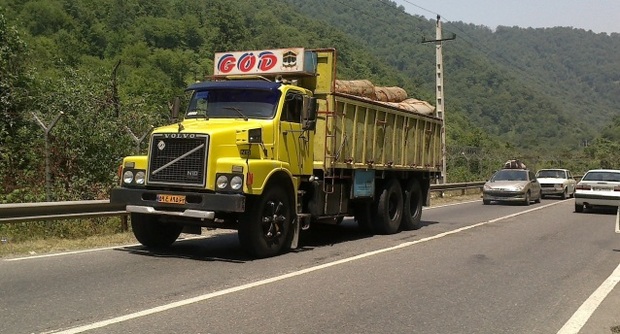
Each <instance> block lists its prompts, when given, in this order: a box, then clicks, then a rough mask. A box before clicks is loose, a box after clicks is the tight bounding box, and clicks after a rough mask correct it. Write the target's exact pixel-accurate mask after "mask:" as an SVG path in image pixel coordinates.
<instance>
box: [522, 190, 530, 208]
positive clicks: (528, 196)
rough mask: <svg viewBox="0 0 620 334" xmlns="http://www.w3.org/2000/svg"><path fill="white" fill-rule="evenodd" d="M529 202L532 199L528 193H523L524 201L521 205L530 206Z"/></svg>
mask: <svg viewBox="0 0 620 334" xmlns="http://www.w3.org/2000/svg"><path fill="white" fill-rule="evenodd" d="M531 201H532V198H531V196H530V192H529V191H528V192H527V193H525V201H524V202H523V205H530V202H531Z"/></svg>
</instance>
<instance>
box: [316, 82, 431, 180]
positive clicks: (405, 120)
mask: <svg viewBox="0 0 620 334" xmlns="http://www.w3.org/2000/svg"><path fill="white" fill-rule="evenodd" d="M319 109H320V111H319V118H318V121H317V127H316V134H315V137H314V168H315V169H324V170H329V169H333V168H370V169H376V170H393V171H399V170H403V171H413V170H417V171H432V172H441V126H442V122H441V119H438V118H435V117H429V116H426V115H421V114H415V113H412V112H408V111H404V110H401V109H397V108H394V107H391V106H388V105H385V104H383V103H381V102H376V101H372V100H369V99H366V98H363V97H357V96H353V95H346V94H341V93H331V94H327V95H326V99H325V100H323V101H321V103H320V107H319Z"/></svg>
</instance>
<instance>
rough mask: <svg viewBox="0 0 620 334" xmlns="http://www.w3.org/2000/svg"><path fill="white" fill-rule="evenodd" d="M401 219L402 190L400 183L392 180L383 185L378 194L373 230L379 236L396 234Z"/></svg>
mask: <svg viewBox="0 0 620 334" xmlns="http://www.w3.org/2000/svg"><path fill="white" fill-rule="evenodd" d="M402 217H403V190H402V187H401V186H400V182H398V180H397V179H395V178H392V179H390V180H389V181H387V183H385V184H384V185H383V187H382V189H381V193H380V194H379V201H378V202H377V210H376V217H375V219H374V221H373V223H374V229H375V231H376V232H377V233H379V234H394V233H396V232H398V228H399V227H400V222H401V220H402Z"/></svg>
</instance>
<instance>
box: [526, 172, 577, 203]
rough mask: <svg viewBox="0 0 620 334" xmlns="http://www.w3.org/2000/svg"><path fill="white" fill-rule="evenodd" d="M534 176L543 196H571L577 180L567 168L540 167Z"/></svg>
mask: <svg viewBox="0 0 620 334" xmlns="http://www.w3.org/2000/svg"><path fill="white" fill-rule="evenodd" d="M536 178H537V179H538V182H539V183H540V186H541V187H542V194H543V198H544V197H545V196H547V195H553V196H560V197H561V198H562V199H567V198H568V197H573V195H574V194H575V185H576V184H577V181H575V179H574V178H573V174H572V173H571V172H570V171H569V170H568V169H560V168H553V169H551V168H550V169H541V170H539V171H538V172H536Z"/></svg>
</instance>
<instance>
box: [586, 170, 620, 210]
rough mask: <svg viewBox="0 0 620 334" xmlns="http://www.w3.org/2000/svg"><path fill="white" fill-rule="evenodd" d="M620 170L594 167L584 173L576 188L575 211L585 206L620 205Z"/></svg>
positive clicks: (588, 207)
mask: <svg viewBox="0 0 620 334" xmlns="http://www.w3.org/2000/svg"><path fill="white" fill-rule="evenodd" d="M618 203H620V170H616V169H593V170H589V171H588V172H587V173H585V174H584V175H583V177H582V178H581V181H579V183H577V187H576V190H575V212H583V210H584V208H587V209H590V208H592V207H597V206H598V207H618Z"/></svg>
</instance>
